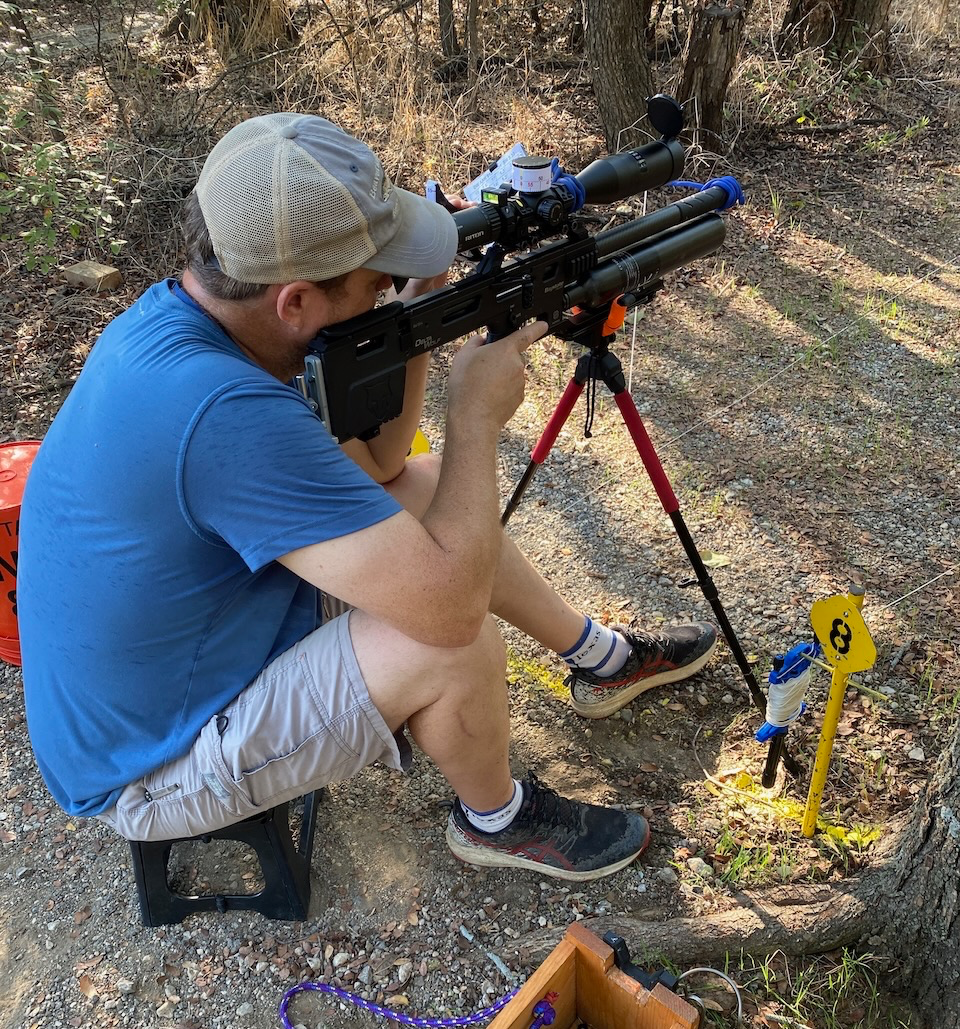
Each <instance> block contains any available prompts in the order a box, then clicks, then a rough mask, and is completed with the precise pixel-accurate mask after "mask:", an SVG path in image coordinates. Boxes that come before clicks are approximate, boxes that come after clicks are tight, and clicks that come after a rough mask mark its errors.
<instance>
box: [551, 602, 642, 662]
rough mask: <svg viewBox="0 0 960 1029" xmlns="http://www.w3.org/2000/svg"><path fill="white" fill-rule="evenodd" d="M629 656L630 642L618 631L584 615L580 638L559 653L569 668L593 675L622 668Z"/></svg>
mask: <svg viewBox="0 0 960 1029" xmlns="http://www.w3.org/2000/svg"><path fill="white" fill-rule="evenodd" d="M629 656H630V644H629V643H628V642H627V641H626V640H625V639H624V638H623V636H621V635H620V633H618V632H614V631H613V629H610V628H608V627H607V626H606V625H604V624H603V623H602V622H595V621H594V620H593V619H592V618H588V617H586V616H584V628H583V634H582V635H581V636H580V639H579V640H577V642H576V643H575V644H574V645H573V646H572V647H571V648H570V649H569V650H568V651H565V652H564V653H563V654H561V655H560V657H562V658H563V660H564V661H566V662H567V664H568V665H569V666H570V667H571V668H582V669H584V671H587V672H593V674H594V675H612V674H613V673H614V672H617V671H619V670H620V669H621V668H623V666H624V664H625V662H626V660H627V658H628V657H629Z"/></svg>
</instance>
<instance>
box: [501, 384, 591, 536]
mask: <svg viewBox="0 0 960 1029" xmlns="http://www.w3.org/2000/svg"><path fill="white" fill-rule="evenodd" d="M582 392H583V383H579V382H577V380H576V379H571V380H570V381H569V382H568V383H567V388H566V389H565V390H564V391H563V396H562V397H561V398H560V402H559V403H558V404H557V407H556V410H555V411H554V412H553V414H552V415H551V416H550V420H549V421H548V422H547V424H546V427H545V428H544V430H543V432H542V433H541V434H540V439H538V440H537V445H536V446H535V447H534V448H533V451H532V452H531V454H530V463H529V464H528V465H527V470H526V471H525V472H524V473H523V476H522V477H521V479H520V481H519V482H518V483H517V488H516V489H515V490H514V491H513V496H512V497H511V498H510V501H509V503H508V504H507V506H506V507H505V508H504V511H503V515H502V516H501V518H500V524H501V525H506V524H507V522H508V521H509V520H510V515H512V514H513V512H514V511H516V509H517V505H518V504H519V503H520V501H521V499H522V498H523V494H524V493H525V492H526V489H527V486H529V485H530V480H531V479H532V478H533V475H534V472H536V470H537V469H538V468H539V467H540V465H542V464H543V462H544V461H546V459H547V457H548V455H549V454H550V450H551V448H552V447H553V444H554V443H556V442H557V436H559V435H560V430H561V429H562V428H563V426H564V425H565V424H566V421H567V419H568V418H569V417H570V412H571V411H572V410H573V409H574V406H575V405H576V403H577V401H578V400H579V399H580V394H581V393H582Z"/></svg>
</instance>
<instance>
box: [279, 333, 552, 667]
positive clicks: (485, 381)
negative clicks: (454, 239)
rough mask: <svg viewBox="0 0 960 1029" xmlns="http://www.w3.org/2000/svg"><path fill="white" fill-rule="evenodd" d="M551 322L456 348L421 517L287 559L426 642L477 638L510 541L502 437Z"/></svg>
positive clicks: (403, 518)
mask: <svg viewBox="0 0 960 1029" xmlns="http://www.w3.org/2000/svg"><path fill="white" fill-rule="evenodd" d="M545 330H546V325H545V324H544V323H543V322H537V323H535V324H534V325H529V326H526V327H525V328H523V329H521V330H519V331H518V332H515V333H513V334H511V335H510V336H507V337H505V338H504V339H501V340H498V341H497V342H495V343H491V344H489V345H483V344H482V341H481V337H479V336H476V337H473V338H472V339H470V340H468V341H467V342H466V343H465V344H464V345H463V347H462V348H461V350H460V351H459V353H458V354H457V357H456V359H455V360H454V363H453V368H452V369H451V373H450V388H449V402H448V409H447V427H446V441H445V445H444V452H443V462H442V465H441V470H440V478H439V481H438V484H437V489H436V492H435V494H434V497H433V500H432V502H431V504H430V506H429V507H428V508H427V511H426V512H425V514H424V516H423V518H422V519H421V520H420V521H418V520H417V519H416V518H414V517H413V516H412V515H410V514H408V513H407V512H400V513H399V514H396V515H393V516H392V517H391V518H388V519H387V520H386V521H383V522H380V523H378V524H377V525H372V526H370V527H369V528H366V529H362V530H360V531H359V532H355V533H351V534H349V535H347V536H342V537H338V538H336V539H332V540H327V541H325V542H323V543H316V544H314V545H312V546H309V547H303V548H301V549H299V550H295V551H292V552H291V553H289V554H286V555H285V556H284V557H281V558H279V560H280V563H281V564H283V565H285V566H286V567H287V568H289V569H291V571H294V572H296V574H297V575H299V576H301V578H304V579H306V580H307V581H308V582H311V583H313V584H314V585H315V586H317V587H318V588H320V589H323V590H325V591H327V592H329V593H331V594H333V595H334V596H337V597H339V598H340V599H342V600H345V601H347V602H348V603H350V604H353V605H354V606H355V607H359V608H362V609H363V610H365V611H367V612H369V613H370V614H372V615H374V616H375V617H376V618H378V619H380V620H382V621H384V622H386V623H387V624H389V625H391V626H393V627H394V628H396V629H397V630H399V631H400V632H402V633H404V634H405V635H407V636H409V637H411V638H412V639H416V640H418V641H419V642H422V643H427V644H429V645H431V646H437V647H462V646H467V645H469V644H470V643H472V642H473V640H474V639H476V636H477V634H478V633H479V631H480V627H481V625H482V624H483V619H484V617H485V616H486V614H487V611H488V610H489V606H490V596H491V593H492V590H493V580H494V575H495V572H496V568H497V562H498V558H499V554H500V545H501V541H502V532H501V529H500V521H499V503H498V501H499V498H498V493H497V460H496V452H497V440H498V437H499V432H500V428H501V427H502V426H503V425H504V424H505V423H506V422H507V420H508V419H509V418H510V416H511V415H512V414H513V412H514V411H515V410H516V408H517V407H518V406H519V404H520V401H521V400H522V399H523V384H524V361H523V351H524V350H526V348H527V347H528V346H530V344H531V343H532V342H533V341H534V340H536V339H539V338H540V336H541V335H542V334H543V332H544V331H545Z"/></svg>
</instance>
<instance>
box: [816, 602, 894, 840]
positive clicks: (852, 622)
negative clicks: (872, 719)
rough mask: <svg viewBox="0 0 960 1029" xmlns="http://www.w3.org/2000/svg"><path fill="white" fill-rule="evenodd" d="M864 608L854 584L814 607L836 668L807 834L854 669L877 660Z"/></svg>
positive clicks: (826, 652) (819, 748) (826, 654)
mask: <svg viewBox="0 0 960 1029" xmlns="http://www.w3.org/2000/svg"><path fill="white" fill-rule="evenodd" d="M862 608H863V587H862V586H851V587H850V591H849V593H846V594H838V595H837V596H835V597H827V598H826V600H818V601H817V602H816V603H815V604H814V605H813V607H812V608H811V609H810V624H811V625H812V626H813V631H814V633H815V634H816V637H817V639H818V640H819V641H820V645H821V646H822V647H823V656H824V657H825V658H826V660H827V662H828V663H829V664H830V667H831V668H832V670H833V674H832V676H831V678H830V695H829V697H828V698H827V707H826V710H825V711H824V713H823V729H822V730H821V731H820V743H819V744H818V746H817V757H816V760H815V761H814V763H813V774H812V775H811V777H810V792H809V793H808V794H807V806H806V808H805V809H804V812H803V835H804V836H807V837H810V836H813V834H814V831H815V830H816V828H817V815H818V814H819V813H820V802H821V800H823V788H824V786H825V785H826V782H827V772H828V771H829V769H830V757H831V755H832V753H833V741H834V739H835V737H836V735H837V725H838V724H839V722H840V712H841V711H842V710H843V696H844V694H845V693H846V691H847V679H848V678H849V677H850V676H851V675H852V674H853V673H854V672H863V671H866V670H867V669H868V668H872V667H873V663H874V662H875V661H876V660H877V648H876V646H875V645H874V642H873V638H872V637H871V636H870V630H869V629H868V628H867V623H866V622H865V621H864V620H863V615H862V614H861V613H860V611H861V609H862Z"/></svg>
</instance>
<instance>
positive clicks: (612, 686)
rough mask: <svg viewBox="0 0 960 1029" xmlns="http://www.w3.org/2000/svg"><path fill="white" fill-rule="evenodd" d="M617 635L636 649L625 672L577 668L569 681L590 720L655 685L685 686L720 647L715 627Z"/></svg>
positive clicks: (576, 701) (578, 709) (706, 625)
mask: <svg viewBox="0 0 960 1029" xmlns="http://www.w3.org/2000/svg"><path fill="white" fill-rule="evenodd" d="M616 631H617V632H620V633H622V634H623V635H624V636H625V637H626V638H627V641H628V642H629V643H630V644H631V646H632V647H633V652H632V653H631V654H630V656H629V657H628V658H627V663H626V664H625V665H624V666H623V668H621V669H620V671H619V672H614V674H613V675H608V676H599V675H594V674H593V673H592V672H586V671H584V670H583V669H582V668H575V669H573V671H572V672H571V674H570V675H568V676H567V678H566V679H565V680H564V684H565V685H566V686H569V687H570V695H571V697H572V705H573V709H574V711H576V712H577V714H578V715H583V716H584V718H605V717H606V716H607V715H612V714H613V713H614V711H619V710H620V708H622V707H623V706H624V705H625V704H628V703H629V702H630V701H631V700H633V698H634V697H638V696H639V695H640V694H641V693H643V692H645V691H646V690H649V689H650V688H651V687H653V686H659V685H661V683H666V682H679V681H680V680H681V679H686V678H687V677H688V676H690V675H693V674H694V673H695V672H699V671H700V669H701V668H703V666H704V665H705V664H706V663H707V662H708V661H709V660H710V655H711V654H712V653H713V651H714V648H715V647H716V645H717V630H716V629H715V628H714V627H713V626H712V625H710V623H709V622H693V623H692V624H690V625H678V626H674V627H673V628H670V629H664V630H663V631H662V632H656V633H650V632H628V631H627V630H626V629H619V628H618V629H617V630H616Z"/></svg>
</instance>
